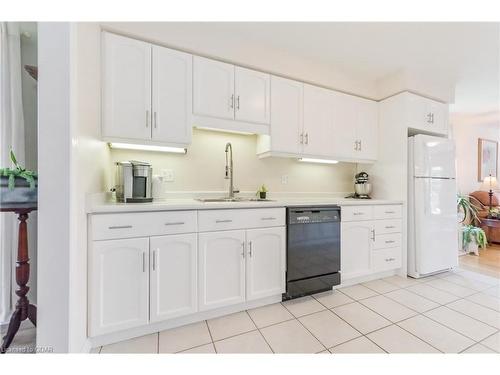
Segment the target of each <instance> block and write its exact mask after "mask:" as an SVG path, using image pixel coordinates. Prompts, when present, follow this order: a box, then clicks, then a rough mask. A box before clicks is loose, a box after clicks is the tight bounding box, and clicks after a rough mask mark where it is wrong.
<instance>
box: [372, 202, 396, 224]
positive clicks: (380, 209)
mask: <svg viewBox="0 0 500 375" xmlns="http://www.w3.org/2000/svg"><path fill="white" fill-rule="evenodd" d="M373 211H374V219H376V220H378V219H399V218H401V215H402V211H403V209H402V206H401V205H400V204H390V205H385V204H384V205H378V206H374V208H373Z"/></svg>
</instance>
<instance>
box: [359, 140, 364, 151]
mask: <svg viewBox="0 0 500 375" xmlns="http://www.w3.org/2000/svg"><path fill="white" fill-rule="evenodd" d="M362 150H363V142H361V140H360V141H359V151H362Z"/></svg>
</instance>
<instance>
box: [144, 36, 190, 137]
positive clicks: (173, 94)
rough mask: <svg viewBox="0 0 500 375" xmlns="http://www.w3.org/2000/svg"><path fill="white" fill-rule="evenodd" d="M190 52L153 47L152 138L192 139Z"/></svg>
mask: <svg viewBox="0 0 500 375" xmlns="http://www.w3.org/2000/svg"><path fill="white" fill-rule="evenodd" d="M192 60H193V57H192V55H189V54H187V53H183V52H178V51H174V50H171V49H168V48H163V47H158V46H153V140H155V141H160V142H166V143H173V144H180V145H187V144H189V143H190V142H191V129H192V124H191V123H190V117H191V113H192V97H193V95H192V77H193V72H192Z"/></svg>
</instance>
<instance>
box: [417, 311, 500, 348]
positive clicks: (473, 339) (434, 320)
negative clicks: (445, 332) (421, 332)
mask: <svg viewBox="0 0 500 375" xmlns="http://www.w3.org/2000/svg"><path fill="white" fill-rule="evenodd" d="M440 307H446V308H447V309H449V307H447V306H445V305H441V306H439V307H436V308H434V309H432V310H428V311H426V312H425V313H428V312H430V311H433V310H437V309H439V308H440ZM450 310H451V309H450ZM453 311H455V310H453ZM455 312H456V313H459V314H462V313H461V312H459V311H455ZM421 315H423V316H424V317H426V318H427V319H430V320H432V321H433V322H436V323H438V324H441V325H442V326H444V327H446V328H449V329H451V330H452V331H454V332H456V333H459V334H461V335H462V336H465V337H467V338H469V339H471V340H472V341H474V342H476V343H480V342H481V341H482V340H485V339H486V338H488V337H489V336H486V337H485V338H484V339H481V340H480V341H478V340H476V339H475V338H472V337H470V336H467V335H466V334H465V333H462V332H459V331H457V330H456V329H454V328H452V327H449V326H447V325H446V324H444V323H441V322H440V321H438V320H436V319H434V318H432V317H430V316H427V315H425V314H421ZM462 315H465V314H462ZM465 316H467V317H468V318H471V317H470V316H468V315H465ZM471 319H472V318H471ZM474 320H476V319H474ZM476 321H477V322H479V323H483V322H480V321H479V320H476ZM483 324H484V323H483ZM497 332H498V329H497ZM497 332H495V333H497ZM495 333H492V334H491V335H494V334H495ZM491 335H490V336H491Z"/></svg>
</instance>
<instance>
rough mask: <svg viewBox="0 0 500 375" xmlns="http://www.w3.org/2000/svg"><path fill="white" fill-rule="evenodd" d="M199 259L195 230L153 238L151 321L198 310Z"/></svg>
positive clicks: (151, 246)
mask: <svg viewBox="0 0 500 375" xmlns="http://www.w3.org/2000/svg"><path fill="white" fill-rule="evenodd" d="M197 260H198V247H197V236H196V233H191V234H179V235H170V236H160V237H152V238H151V240H150V262H149V266H150V273H151V279H150V286H151V291H150V296H151V298H150V300H151V312H150V316H151V322H158V321H161V320H165V319H170V318H175V317H178V316H183V315H187V314H190V313H194V312H196V311H197V306H198V300H197V296H198V293H197V290H198V285H197V280H198V275H197V269H198V264H197Z"/></svg>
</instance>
